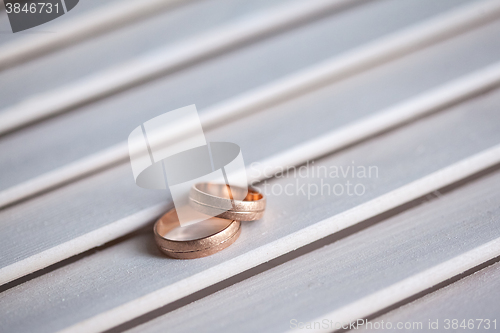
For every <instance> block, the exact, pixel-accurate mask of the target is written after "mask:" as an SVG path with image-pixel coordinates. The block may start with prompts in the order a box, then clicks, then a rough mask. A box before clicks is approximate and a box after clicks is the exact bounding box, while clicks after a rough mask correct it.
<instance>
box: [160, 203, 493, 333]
mask: <svg viewBox="0 0 500 333" xmlns="http://www.w3.org/2000/svg"><path fill="white" fill-rule="evenodd" d="M490 202H491V201H490ZM487 214H488V215H489V216H488V218H496V220H497V221H498V217H497V216H495V215H493V214H494V213H493V212H492V210H488V211H487ZM499 288H500V264H499V263H498V262H497V263H496V264H493V265H491V266H488V267H486V268H484V269H482V270H480V271H478V272H476V273H474V274H473V275H470V276H467V277H465V278H463V279H461V280H459V281H457V282H455V283H453V284H451V285H449V286H447V287H444V288H442V289H439V290H437V291H435V292H433V293H431V294H429V295H426V296H424V297H422V298H420V299H418V300H416V301H414V302H411V303H409V304H407V305H404V306H402V307H400V308H398V309H396V310H394V311H391V312H389V313H387V314H385V315H383V316H380V317H377V318H374V319H372V322H373V323H375V322H381V321H382V320H384V321H385V322H388V321H390V322H393V323H397V322H403V323H405V322H411V323H413V322H421V323H423V325H427V324H428V323H429V321H431V322H432V323H435V322H436V321H437V323H438V325H439V326H438V327H441V328H443V329H444V327H445V325H446V324H447V322H446V321H445V320H446V319H449V320H450V321H451V320H453V319H457V320H458V325H461V324H462V320H464V319H465V322H466V323H467V324H469V320H471V319H472V320H473V322H474V326H471V327H470V328H469V329H470V330H473V331H475V332H494V331H495V326H494V324H493V320H495V319H496V321H497V323H496V330H498V329H499V326H498V325H499V324H498V314H499V313H500V303H499V302H498V289H499ZM476 319H489V320H490V323H489V328H487V327H488V326H487V325H486V323H485V321H484V320H483V321H482V322H480V321H479V320H476ZM467 324H466V325H467ZM478 326H479V327H478ZM424 327H425V326H424ZM427 327H428V326H427ZM472 327H474V328H473V329H472ZM460 329H463V328H460ZM169 331H170V330H169ZM358 331H359V332H367V331H370V330H367V329H366V328H364V329H359V330H358ZM372 331H373V330H372ZM406 331H407V332H416V331H417V330H416V329H413V327H411V328H410V329H408V330H406Z"/></svg>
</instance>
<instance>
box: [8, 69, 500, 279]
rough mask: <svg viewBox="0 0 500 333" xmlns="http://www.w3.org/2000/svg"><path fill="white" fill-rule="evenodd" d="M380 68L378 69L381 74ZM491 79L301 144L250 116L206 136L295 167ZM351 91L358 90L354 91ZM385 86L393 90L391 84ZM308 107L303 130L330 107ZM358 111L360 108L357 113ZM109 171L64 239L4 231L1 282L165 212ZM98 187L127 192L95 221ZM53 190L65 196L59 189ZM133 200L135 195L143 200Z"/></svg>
mask: <svg viewBox="0 0 500 333" xmlns="http://www.w3.org/2000/svg"><path fill="white" fill-rule="evenodd" d="M380 70H381V71H383V69H380ZM415 70H418V68H415ZM492 74H493V75H492ZM496 81H498V68H496V67H493V68H492V69H488V70H486V71H485V72H481V73H479V74H474V75H472V76H470V77H467V78H465V79H464V80H458V81H456V82H452V83H451V84H450V85H446V86H444V87H440V88H438V89H436V90H433V91H431V92H430V93H428V94H424V95H422V96H417V97H416V98H414V99H410V100H409V101H405V102H404V103H401V104H400V105H397V106H395V107H391V108H389V109H388V110H385V111H382V112H380V113H378V114H376V115H375V116H373V117H369V118H367V119H363V116H364V115H365V114H366V113H363V112H362V113H361V114H359V115H358V117H360V118H361V119H360V120H359V121H358V122H355V123H350V121H352V120H353V119H346V120H345V121H346V123H347V126H345V127H341V126H340V127H339V128H337V129H334V130H332V131H330V132H327V133H326V134H325V135H323V136H320V137H319V138H318V137H316V138H315V139H312V140H311V141H310V142H306V143H303V142H302V141H303V137H299V138H296V136H297V132H295V131H291V128H290V127H289V126H282V127H281V130H277V129H276V128H275V125H274V124H275V123H274V122H268V121H267V120H268V119H269V118H268V117H269V116H270V114H268V113H266V114H263V113H258V114H255V115H254V116H253V117H250V118H247V119H242V120H240V122H242V123H241V124H238V123H231V124H229V125H226V126H224V127H222V128H220V129H217V130H215V131H209V132H208V133H207V135H208V137H209V138H211V139H213V141H217V140H228V137H229V138H231V137H232V138H233V139H230V141H234V142H237V143H239V144H240V146H241V147H242V149H243V151H244V152H245V156H247V157H249V159H247V163H251V162H255V161H259V160H260V161H261V162H260V167H261V168H267V167H269V168H268V169H272V168H276V167H280V166H284V165H296V164H300V163H304V162H305V160H306V159H308V158H311V159H314V158H317V157H318V156H322V155H324V154H326V153H327V152H328V151H331V150H332V149H333V150H335V149H339V148H341V147H345V146H346V145H349V144H352V143H353V142H355V141H357V140H361V139H363V138H366V137H369V136H371V135H373V134H375V133H378V132H380V131H384V130H387V129H388V128H391V127H393V126H395V125H397V124H401V123H403V122H406V121H409V120H410V119H412V118H415V117H419V116H422V115H425V114H427V113H429V112H432V111H435V110H436V109H438V108H440V107H444V106H446V105H448V104H450V103H451V102H453V101H455V102H456V101H459V100H461V99H463V98H464V97H466V96H468V95H469V94H471V93H474V92H475V93H477V92H480V91H483V90H484V89H485V88H488V87H490V86H491V85H492V84H494V83H495V82H496ZM373 82H374V83H376V84H380V81H378V80H377V79H376V78H374V81H373ZM396 84H397V82H396ZM356 88H357V89H359V86H357V87H356ZM387 88H388V89H389V90H391V87H390V86H389V87H387ZM290 103H293V104H297V103H296V101H291V102H290ZM299 105H300V104H299ZM312 106H313V107H311V105H309V106H307V105H300V107H299V109H297V110H296V111H298V112H300V114H301V118H300V119H299V121H300V124H301V126H303V125H304V123H305V122H310V120H308V118H309V117H310V116H314V113H313V111H314V108H316V109H318V108H319V109H322V108H324V107H325V106H326V107H329V105H328V103H327V104H326V105H321V104H320V105H319V106H314V104H313V105H312ZM369 106H370V108H368V110H364V111H365V112H366V111H371V107H373V104H370V103H369ZM304 108H306V109H308V110H310V112H309V113H308V114H304V113H303V112H302V111H303V110H304ZM282 110H288V106H286V105H285V106H284V109H281V110H280V109H277V110H275V111H277V112H278V113H276V114H275V115H274V116H273V117H280V112H282ZM352 111H353V110H351V112H352ZM360 111H363V110H362V109H361V110H360ZM342 112H343V110H341V109H340V110H338V113H331V112H329V117H325V116H324V115H323V116H322V117H318V118H313V120H312V122H313V124H315V125H314V126H310V127H308V130H307V131H309V135H310V136H312V137H315V136H317V135H318V134H319V133H318V120H320V121H321V122H326V123H327V125H328V123H332V122H333V121H337V122H338V115H339V114H342ZM295 117H296V115H295V116H294V117H293V118H290V120H295ZM291 124H293V123H291ZM234 125H236V126H234ZM339 125H340V124H339ZM238 128H252V131H248V132H244V133H242V131H239V130H236V129H238ZM307 131H306V129H305V128H302V135H303V134H304V133H305V132H307ZM277 134H280V136H281V138H282V139H281V140H282V141H281V142H278V141H276V139H275V137H276V135H277ZM238 137H239V138H238ZM256 137H258V138H259V140H263V142H262V143H261V144H259V143H258V142H256V140H255V138H256ZM266 138H267V139H266ZM266 140H267V141H271V140H272V141H273V143H274V144H273V145H266V144H265V142H266ZM294 143H297V144H298V146H297V147H295V148H289V147H290V144H294ZM280 150H281V152H280ZM277 153H279V154H278V155H277V156H276V157H273V155H274V154H277ZM247 157H246V158H247ZM266 158H267V159H266ZM253 171H255V170H253ZM253 171H252V172H250V175H249V176H250V177H251V178H252V177H253V179H258V177H254V175H253ZM112 173H113V176H112V177H109V173H106V174H105V175H103V176H101V177H99V178H96V179H99V180H95V181H93V182H92V183H93V184H98V185H91V186H90V187H89V188H88V191H87V193H88V194H87V195H80V196H79V197H77V198H75V202H72V203H71V204H70V205H68V206H67V207H66V212H65V214H66V217H65V219H67V223H68V224H67V225H66V228H68V229H71V232H68V231H67V230H66V231H64V232H63V233H62V234H59V233H51V235H50V236H49V237H47V238H45V239H44V242H43V245H42V246H40V245H41V243H40V242H39V241H37V242H34V243H30V245H29V246H28V247H26V246H19V245H20V244H22V243H18V242H17V241H16V239H17V238H18V237H20V236H21V235H19V234H18V233H17V232H16V231H13V230H11V231H9V232H6V233H5V239H6V241H5V243H4V248H5V251H6V255H5V256H4V257H3V261H2V262H1V263H2V270H1V272H2V276H3V280H2V281H3V282H6V281H9V280H12V279H14V278H17V277H19V276H22V275H24V274H28V273H30V272H33V271H34V270H37V269H40V268H43V267H45V266H47V265H50V264H52V263H55V262H57V261H59V260H62V259H64V258H67V257H69V256H71V255H74V254H77V253H80V252H82V251H85V250H87V249H90V248H92V247H94V246H97V245H100V244H102V243H104V242H106V241H110V240H112V239H114V238H117V237H120V236H121V235H124V234H126V233H128V232H130V231H131V230H134V229H136V228H139V227H141V226H143V225H144V224H146V223H148V222H149V221H151V220H152V219H154V218H155V217H156V216H157V215H158V214H159V212H160V211H161V210H164V209H165V205H161V204H160V205H159V206H157V204H159V203H160V202H162V201H163V200H164V199H163V196H160V195H158V194H155V193H153V192H152V191H149V192H148V193H147V194H144V193H143V192H144V190H141V189H135V186H134V184H133V182H132V179H131V177H130V175H128V174H129V171H128V166H126V167H124V168H123V167H122V168H119V169H117V170H114V171H112ZM260 179H262V178H260ZM102 186H104V187H106V188H107V187H109V188H111V189H112V190H111V191H116V193H127V194H126V195H124V194H120V195H119V196H120V197H122V202H121V203H112V207H120V208H119V209H118V208H113V214H112V215H111V216H110V215H104V216H99V212H107V211H108V210H109V209H110V208H106V205H108V203H106V200H104V205H103V201H102V200H103V199H104V198H107V197H109V196H110V193H108V191H107V190H103V189H101V188H100V187H102ZM72 188H73V190H70V192H73V193H76V191H79V189H80V188H81V185H77V186H76V187H72ZM58 193H64V191H63V192H58ZM65 196H66V195H65ZM137 196H140V198H139V197H137ZM51 198H52V199H49V201H47V202H48V203H51V204H49V205H48V207H46V208H45V210H46V215H40V214H38V213H35V212H33V214H36V216H37V217H36V219H35V221H32V222H34V223H36V224H37V223H40V222H42V221H43V220H44V219H51V217H50V216H51V215H52V214H54V213H55V212H57V213H59V212H58V211H60V209H59V208H58V206H59V199H58V194H55V195H54V196H53V197H51ZM135 200H137V202H134V201H135ZM89 201H90V202H91V203H90V202H89ZM168 202H169V201H168ZM30 205H31V203H30V202H28V203H27V204H25V205H21V206H20V207H14V208H12V209H9V210H6V212H8V213H7V215H5V218H6V219H8V218H9V216H12V215H13V216H16V215H17V214H18V213H17V212H24V211H25V209H26V208H25V207H28V208H29V207H30ZM122 205H124V206H122ZM50 207H52V208H50ZM88 207H93V208H94V209H93V215H92V217H87V216H85V217H81V215H82V214H83V215H85V214H88ZM142 210H144V211H142ZM30 214H31V213H30ZM21 215H22V213H21ZM129 215H131V216H129ZM74 216H77V219H75V218H74ZM21 220H22V219H21ZM21 220H19V221H21ZM89 220H90V221H89ZM16 223H21V222H12V224H10V227H12V226H14V225H16ZM70 225H73V227H70ZM125 226H126V227H125ZM40 227H41V229H40V231H39V232H42V233H43V230H44V228H43V225H40ZM96 228H97V229H99V228H103V229H102V230H101V229H99V230H96V231H95V233H100V235H99V237H96V236H95V235H94V234H91V235H86V234H87V233H88V232H90V231H93V230H95V229H96ZM7 230H9V229H7ZM16 230H17V229H16ZM85 235H86V236H85ZM16 244H17V246H16ZM11 246H13V247H11ZM63 249H64V250H63ZM42 258H43V260H42Z"/></svg>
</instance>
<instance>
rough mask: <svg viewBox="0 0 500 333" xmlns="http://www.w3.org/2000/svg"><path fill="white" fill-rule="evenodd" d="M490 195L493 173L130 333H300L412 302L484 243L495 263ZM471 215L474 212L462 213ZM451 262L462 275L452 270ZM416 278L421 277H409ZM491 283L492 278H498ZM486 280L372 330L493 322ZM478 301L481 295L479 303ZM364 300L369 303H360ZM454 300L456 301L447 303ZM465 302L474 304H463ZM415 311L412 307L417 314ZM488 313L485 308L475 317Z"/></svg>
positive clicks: (496, 199)
mask: <svg viewBox="0 0 500 333" xmlns="http://www.w3.org/2000/svg"><path fill="white" fill-rule="evenodd" d="M499 186H500V172H498V171H497V172H496V173H495V174H493V175H489V176H487V177H484V178H482V179H480V180H477V181H475V182H473V183H470V184H467V185H465V186H463V187H461V188H459V189H456V190H454V191H453V192H451V193H447V194H445V195H443V196H440V197H438V198H434V200H431V201H430V202H427V203H424V204H422V205H421V206H418V207H416V208H413V209H411V210H408V211H406V212H404V213H402V214H399V215H396V216H394V217H391V218H389V219H388V220H386V221H384V222H383V223H380V224H377V225H374V226H372V227H369V228H367V229H365V230H363V231H361V232H358V233H356V234H353V235H351V236H349V237H347V238H345V239H342V240H339V241H337V242H334V243H332V244H329V245H327V246H325V247H322V248H320V249H317V250H315V251H312V252H310V253H307V254H305V255H303V256H300V257H298V258H296V259H293V260H291V261H288V262H286V263H284V264H282V265H280V266H278V267H274V268H272V269H270V270H268V271H265V272H263V273H261V274H259V275H257V276H254V277H251V278H249V279H247V280H244V281H242V282H239V283H237V284H235V285H232V286H230V287H228V288H226V289H223V290H221V291H218V292H216V293H215V294H213V295H210V296H207V297H205V298H203V299H201V300H198V301H195V302H193V303H191V304H189V305H186V306H184V307H182V308H180V309H178V310H175V311H172V312H170V313H168V314H165V315H163V316H161V317H158V318H156V319H154V320H152V321H150V322H149V323H146V324H144V325H141V326H138V327H136V328H134V329H132V330H131V332H148V333H149V332H165V331H168V332H234V331H235V330H237V331H238V332H283V331H288V330H291V328H293V326H292V325H291V323H290V321H291V320H292V319H295V320H296V322H295V323H298V322H302V323H303V325H304V326H305V325H306V323H307V322H308V321H311V320H314V321H317V322H320V323H321V324H323V322H322V320H323V319H327V320H333V321H334V322H335V321H338V322H340V323H342V324H345V323H346V322H347V323H349V322H350V320H351V319H353V318H354V319H358V318H364V317H365V316H366V315H368V314H371V313H373V312H376V311H377V310H381V309H383V308H384V307H385V306H386V299H387V297H388V296H393V297H394V296H395V297H398V298H399V297H404V296H405V293H407V295H412V294H414V293H417V292H419V291H421V290H422V287H423V288H424V289H425V287H432V286H433V285H434V284H436V283H437V282H441V281H443V280H445V279H446V278H448V277H451V276H453V275H454V274H450V275H451V276H450V275H448V276H447V275H440V274H438V273H437V271H436V268H438V267H440V266H441V267H443V266H444V265H445V264H446V263H447V262H452V263H453V265H454V268H458V269H459V270H460V271H463V270H465V269H467V268H470V265H471V264H472V265H475V264H477V261H475V260H477V259H478V258H477V257H474V259H475V260H469V261H467V260H466V257H467V255H468V254H470V253H471V252H472V251H474V250H477V249H478V248H479V247H481V246H482V245H483V244H486V243H488V242H490V241H494V242H495V245H496V246H495V254H496V255H500V226H499V224H498V220H499V219H500V192H499V191H498V190H496V189H497V188H498V187H499ZM471 206H473V207H474V209H470V207H471ZM484 258H486V259H489V258H488V257H484ZM484 258H482V260H485V259H484ZM459 259H461V260H462V261H463V262H466V265H469V267H467V266H465V265H460V264H461V263H460V260H459ZM463 262H462V263H463ZM464 268H465V269H464ZM496 271H498V268H497V269H496ZM421 272H423V273H424V274H423V275H422V276H418V275H419V274H420V273H421ZM446 272H451V270H450V269H447V270H446ZM495 275H496V276H498V272H497V274H495ZM495 275H490V276H489V279H491V282H492V283H485V282H486V281H484V280H483V281H481V280H482V279H481V278H478V277H475V278H474V280H476V282H478V283H476V284H474V283H473V282H468V283H466V282H465V281H464V282H458V283H457V284H459V285H460V286H462V287H461V288H459V290H456V288H457V287H454V286H450V287H449V289H452V288H455V291H454V292H452V291H448V292H447V291H445V290H439V291H437V292H436V294H440V295H441V294H446V295H447V296H448V297H446V298H445V297H443V296H440V297H438V295H435V296H432V295H429V296H430V297H427V298H424V299H422V300H418V301H416V302H415V305H412V304H409V305H408V306H406V307H403V308H401V309H398V310H396V311H394V312H393V313H390V314H388V315H385V316H382V317H380V318H377V319H373V320H372V321H376V320H384V321H385V322H387V321H391V322H394V323H396V322H398V321H402V322H405V321H409V322H412V321H414V320H417V321H418V320H422V321H423V322H424V327H427V326H426V325H427V322H428V319H429V318H431V319H433V318H440V319H441V320H442V319H443V318H446V316H447V315H452V314H453V315H454V316H455V317H456V318H483V317H484V316H488V315H489V317H490V318H496V317H498V306H499V305H498V292H497V290H496V289H495V287H496V288H498V281H494V276H495ZM417 278H418V279H419V280H420V281H418V280H417ZM485 278H486V277H485ZM478 280H479V281H478ZM402 282H403V283H402ZM418 282H421V284H420V285H419V284H418ZM481 282H482V283H481ZM396 286H397V287H400V289H399V290H397V291H394V290H392V293H391V292H390V288H391V287H392V288H394V287H396ZM402 286H403V287H406V288H401V287H402ZM381 291H383V292H382V293H381ZM488 292H489V293H490V295H485V294H486V293H488ZM372 295H376V296H377V297H372V298H371V299H370V300H367V299H366V298H368V297H370V296H372ZM483 295H484V296H485V299H482V297H481V296H483ZM471 296H473V297H472V298H469V297H471ZM427 299H428V300H427ZM431 299H433V300H434V302H439V303H438V304H434V306H429V305H432V304H433V302H432V301H431ZM454 300H461V301H462V302H459V303H455V304H453V303H454V302H453V301H454ZM473 300H477V301H478V302H477V303H475V302H471V301H473ZM360 301H362V302H360ZM450 301H451V302H450ZM390 302H391V303H392V302H395V301H394V299H391V300H390ZM448 302H450V303H448ZM466 303H468V304H469V305H468V306H467V305H466ZM417 304H421V305H420V306H419V307H418V309H416V308H415V307H416V306H417ZM476 304H478V305H479V306H477V307H476V306H475V305H476ZM489 304H491V305H492V309H490V310H488V311H485V312H483V313H482V311H481V310H484V308H485V307H487V306H488V305H489ZM481 305H484V307H483V306H481ZM439 306H440V307H442V308H438V307H439ZM367 307H368V308H369V311H366V308H367ZM348 309H349V310H350V311H351V312H352V313H354V317H353V318H348V319H349V320H348V321H345V319H346V318H345V317H344V318H342V316H340V315H339V314H340V312H341V311H343V312H346V311H347V310H348ZM472 309H474V310H472ZM495 309H496V312H494V311H495ZM332 310H337V311H336V312H335V314H336V315H331V314H328V313H329V312H330V311H332ZM339 310H341V311H339ZM467 310H472V311H467ZM481 315H482V316H481ZM471 316H472V317H471ZM455 317H452V318H455ZM297 331H301V330H300V329H299V330H297ZM302 331H304V330H302ZM307 331H312V332H315V331H316V330H307ZM330 331H332V330H331V329H330V330H325V332H330ZM355 331H356V330H355ZM373 331H375V330H373ZM401 331H404V330H401ZM424 331H425V330H424ZM441 331H443V330H441ZM490 332H491V330H490Z"/></svg>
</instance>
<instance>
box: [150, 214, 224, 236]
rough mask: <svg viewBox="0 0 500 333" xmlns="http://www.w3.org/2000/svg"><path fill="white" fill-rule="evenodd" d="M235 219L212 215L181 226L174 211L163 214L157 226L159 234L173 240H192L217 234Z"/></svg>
mask: <svg viewBox="0 0 500 333" xmlns="http://www.w3.org/2000/svg"><path fill="white" fill-rule="evenodd" d="M232 222H233V221H231V220H226V219H221V218H218V217H211V218H208V219H207V220H205V221H201V222H198V223H195V224H190V225H186V226H183V227H181V225H180V224H179V220H178V218H177V214H176V213H175V211H174V212H172V213H170V214H167V215H166V216H163V217H162V218H161V219H160V220H159V221H158V224H157V226H156V230H157V232H158V235H160V236H162V237H163V238H165V239H168V240H172V241H191V240H197V239H201V238H206V237H210V236H212V235H215V234H217V233H219V232H221V231H222V230H224V229H225V228H227V227H228V226H229V225H230V224H231V223H232Z"/></svg>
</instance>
